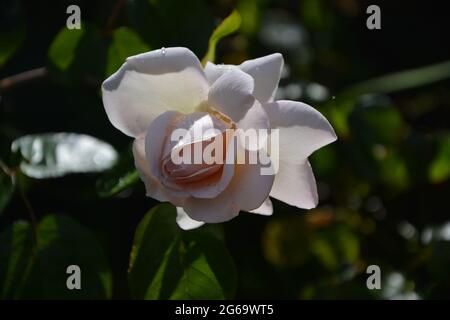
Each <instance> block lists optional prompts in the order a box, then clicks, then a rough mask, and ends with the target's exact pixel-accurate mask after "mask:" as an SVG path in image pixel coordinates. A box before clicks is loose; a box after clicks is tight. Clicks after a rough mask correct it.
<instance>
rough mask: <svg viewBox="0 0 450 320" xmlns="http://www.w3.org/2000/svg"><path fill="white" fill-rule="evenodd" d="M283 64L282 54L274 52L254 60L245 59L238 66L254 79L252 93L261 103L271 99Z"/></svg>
mask: <svg viewBox="0 0 450 320" xmlns="http://www.w3.org/2000/svg"><path fill="white" fill-rule="evenodd" d="M283 64H284V61H283V56H282V55H281V54H279V53H274V54H271V55H268V56H264V57H261V58H257V59H254V60H247V61H245V62H244V63H242V64H241V65H240V66H239V68H240V69H241V70H242V71H244V72H246V73H248V74H249V75H251V76H252V77H253V79H254V81H255V89H254V91H253V95H254V96H255V98H256V99H258V100H259V101H260V102H261V103H265V102H267V101H272V100H273V97H274V96H275V93H276V90H277V88H278V83H279V82H280V77H281V70H282V69H283Z"/></svg>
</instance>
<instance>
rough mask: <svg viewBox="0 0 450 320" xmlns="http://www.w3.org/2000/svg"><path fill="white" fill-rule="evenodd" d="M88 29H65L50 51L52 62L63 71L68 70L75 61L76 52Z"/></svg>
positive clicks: (60, 32)
mask: <svg viewBox="0 0 450 320" xmlns="http://www.w3.org/2000/svg"><path fill="white" fill-rule="evenodd" d="M85 32H86V27H85V26H84V25H83V26H82V27H81V29H68V28H66V27H63V28H62V29H61V31H59V32H58V34H57V35H56V37H55V39H54V40H53V42H52V44H51V46H50V49H49V51H48V57H49V59H50V61H51V62H52V63H53V64H54V65H55V66H56V67H57V68H58V69H60V70H61V71H64V70H67V69H68V68H69V67H70V65H71V64H72V62H73V61H74V59H75V56H76V51H77V48H78V46H79V44H80V43H81V40H82V38H83V36H84V35H85Z"/></svg>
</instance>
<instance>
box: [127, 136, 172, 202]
mask: <svg viewBox="0 0 450 320" xmlns="http://www.w3.org/2000/svg"><path fill="white" fill-rule="evenodd" d="M133 156H134V163H135V165H136V168H137V170H138V172H139V176H140V177H141V180H142V181H143V182H144V184H145V189H146V195H147V196H148V197H151V198H154V199H156V200H158V201H167V200H168V199H167V197H166V196H165V195H164V191H163V189H164V188H163V186H162V185H161V184H160V183H159V181H158V180H156V179H155V177H154V176H153V175H152V173H151V171H150V165H149V163H148V161H147V159H146V157H145V136H144V135H140V136H138V137H136V139H135V140H134V142H133Z"/></svg>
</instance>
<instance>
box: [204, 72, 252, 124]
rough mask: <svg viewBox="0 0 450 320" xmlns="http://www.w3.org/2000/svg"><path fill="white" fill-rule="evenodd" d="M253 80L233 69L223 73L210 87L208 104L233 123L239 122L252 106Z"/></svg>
mask: <svg viewBox="0 0 450 320" xmlns="http://www.w3.org/2000/svg"><path fill="white" fill-rule="evenodd" d="M252 91H253V79H252V77H251V76H249V75H248V74H246V73H245V72H242V71H240V70H239V69H237V68H235V69H232V70H230V71H228V72H226V73H224V74H223V75H222V76H221V77H220V78H219V79H217V81H215V82H214V84H213V85H212V86H211V88H210V91H209V95H208V102H209V103H210V104H211V105H212V107H214V108H215V109H217V110H218V111H220V112H222V113H223V114H225V115H227V116H228V117H230V118H231V119H232V120H233V121H234V122H239V121H240V120H241V119H242V118H244V116H245V115H246V113H247V112H248V110H249V109H250V108H251V107H252V105H253V104H254V101H255V99H254V97H253V95H252Z"/></svg>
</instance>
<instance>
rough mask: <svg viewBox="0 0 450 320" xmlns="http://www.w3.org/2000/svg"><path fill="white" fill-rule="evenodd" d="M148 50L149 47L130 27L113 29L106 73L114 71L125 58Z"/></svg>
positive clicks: (109, 73)
mask: <svg viewBox="0 0 450 320" xmlns="http://www.w3.org/2000/svg"><path fill="white" fill-rule="evenodd" d="M149 50H150V47H149V46H148V45H147V44H146V43H145V42H144V41H143V40H142V39H141V38H140V37H139V35H138V34H137V33H135V32H134V31H133V30H131V29H130V28H127V27H121V28H118V29H116V30H114V33H113V41H112V43H111V45H110V46H109V49H108V58H107V59H108V63H107V67H106V73H107V75H108V76H109V75H111V74H113V73H114V72H116V70H117V69H119V67H120V66H121V65H122V64H123V63H124V62H125V59H126V58H128V57H130V56H133V55H136V54H139V53H143V52H147V51H149Z"/></svg>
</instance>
